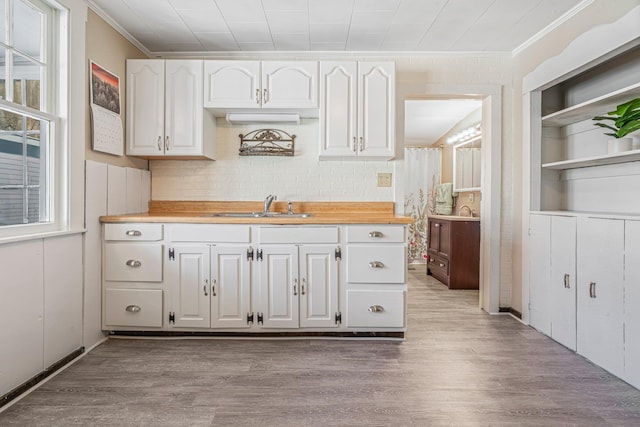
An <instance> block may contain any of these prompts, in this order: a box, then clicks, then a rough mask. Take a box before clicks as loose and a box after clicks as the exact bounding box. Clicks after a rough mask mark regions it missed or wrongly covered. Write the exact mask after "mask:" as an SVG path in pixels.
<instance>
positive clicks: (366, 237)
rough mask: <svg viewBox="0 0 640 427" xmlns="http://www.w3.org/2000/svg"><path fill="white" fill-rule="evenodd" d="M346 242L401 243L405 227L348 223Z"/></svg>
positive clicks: (403, 239)
mask: <svg viewBox="0 0 640 427" xmlns="http://www.w3.org/2000/svg"><path fill="white" fill-rule="evenodd" d="M345 228H346V234H347V243H403V242H404V241H405V236H404V234H405V227H404V226H402V225H398V226H395V225H382V226H381V225H349V226H348V227H345Z"/></svg>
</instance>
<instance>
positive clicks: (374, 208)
mask: <svg viewBox="0 0 640 427" xmlns="http://www.w3.org/2000/svg"><path fill="white" fill-rule="evenodd" d="M262 210H263V203H262V202H244V201H239V202H204V201H202V202H201V201H156V200H154V201H151V202H150V203H149V213H139V214H128V215H108V216H102V217H100V222H103V223H123V222H149V223H158V222H164V223H194V224H283V225H285V224H287V225H294V224H295V225H311V224H411V223H412V222H413V220H412V219H411V218H410V217H408V216H403V215H396V214H395V213H394V203H393V202H293V212H294V213H296V214H301V213H309V214H311V215H312V216H311V217H308V218H301V217H299V216H298V217H296V216H294V217H289V216H288V215H286V212H287V202H286V201H275V202H273V204H272V205H271V209H270V211H271V212H279V213H282V215H279V216H276V217H242V218H238V217H220V216H211V215H212V214H216V213H228V212H261V211H262Z"/></svg>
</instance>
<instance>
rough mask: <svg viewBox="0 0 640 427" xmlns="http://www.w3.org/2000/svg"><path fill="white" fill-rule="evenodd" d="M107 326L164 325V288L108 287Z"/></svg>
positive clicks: (106, 292)
mask: <svg viewBox="0 0 640 427" xmlns="http://www.w3.org/2000/svg"><path fill="white" fill-rule="evenodd" d="M105 326H133V327H147V328H161V327H162V290H160V289H106V290H105Z"/></svg>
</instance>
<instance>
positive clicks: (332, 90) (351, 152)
mask: <svg viewBox="0 0 640 427" xmlns="http://www.w3.org/2000/svg"><path fill="white" fill-rule="evenodd" d="M357 81H358V66H357V63H356V62H330V61H322V62H320V119H319V121H320V156H328V157H349V156H355V155H356V140H357V132H358V130H357V126H358V117H357V111H358V110H357V100H356V97H357V95H358V84H357Z"/></svg>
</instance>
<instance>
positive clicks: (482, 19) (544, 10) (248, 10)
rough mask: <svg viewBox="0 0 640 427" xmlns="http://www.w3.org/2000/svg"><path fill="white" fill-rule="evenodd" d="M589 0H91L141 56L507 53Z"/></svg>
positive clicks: (93, 5) (95, 7) (94, 6)
mask: <svg viewBox="0 0 640 427" xmlns="http://www.w3.org/2000/svg"><path fill="white" fill-rule="evenodd" d="M589 1H590V0H89V3H90V4H92V7H93V8H94V9H96V10H97V11H98V12H99V13H100V14H101V15H103V16H105V17H107V18H108V20H110V21H111V22H112V23H115V24H116V26H118V27H120V28H119V29H120V30H124V31H125V32H126V33H128V35H129V36H130V38H133V39H134V40H135V42H136V44H138V45H139V46H140V47H142V48H143V49H144V50H146V51H147V53H155V54H160V53H179V52H219V51H223V52H224V51H234V52H237V51H394V52H398V51H406V52H416V51H430V52H441V51H455V52H513V51H514V50H515V49H517V48H518V47H519V46H521V45H522V44H523V43H525V42H527V40H529V39H531V38H532V37H534V36H535V35H536V34H538V33H539V32H541V31H543V30H544V29H545V28H547V27H549V26H550V25H554V23H557V22H558V20H563V17H566V16H568V15H569V14H571V13H573V12H574V11H575V10H576V7H580V4H581V3H586V2H589Z"/></svg>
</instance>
